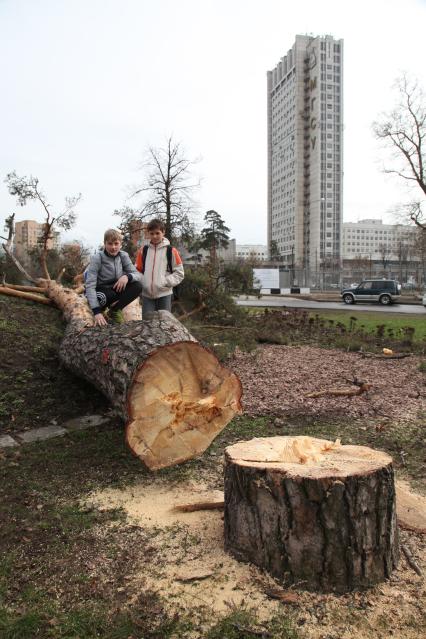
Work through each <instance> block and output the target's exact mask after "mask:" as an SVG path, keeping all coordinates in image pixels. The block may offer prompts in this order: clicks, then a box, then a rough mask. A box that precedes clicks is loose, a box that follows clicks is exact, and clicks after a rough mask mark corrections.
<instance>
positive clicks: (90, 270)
mask: <svg viewBox="0 0 426 639" xmlns="http://www.w3.org/2000/svg"><path fill="white" fill-rule="evenodd" d="M122 275H127V277H128V278H129V282H132V281H133V280H135V281H138V282H141V281H142V276H141V274H140V273H139V272H138V271H137V270H136V268H135V266H134V265H133V264H132V262H131V261H130V257H129V255H128V253H126V252H125V251H120V252H119V253H118V254H117V255H116V256H115V257H113V256H112V255H110V254H109V253H107V252H106V251H105V249H102V250H101V251H98V252H97V253H95V255H93V257H92V259H91V260H90V264H89V266H88V267H87V269H86V271H85V274H84V280H85V281H84V284H85V288H86V290H85V293H86V297H87V300H88V302H89V305H90V308H91V309H92V311H94V310H97V309H98V308H99V300H98V298H97V296H96V289H97V288H98V287H100V286H112V285H113V284H115V283H116V281H117V280H118V279H119V278H120V277H121V276H122Z"/></svg>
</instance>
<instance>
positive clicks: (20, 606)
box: [0, 298, 426, 639]
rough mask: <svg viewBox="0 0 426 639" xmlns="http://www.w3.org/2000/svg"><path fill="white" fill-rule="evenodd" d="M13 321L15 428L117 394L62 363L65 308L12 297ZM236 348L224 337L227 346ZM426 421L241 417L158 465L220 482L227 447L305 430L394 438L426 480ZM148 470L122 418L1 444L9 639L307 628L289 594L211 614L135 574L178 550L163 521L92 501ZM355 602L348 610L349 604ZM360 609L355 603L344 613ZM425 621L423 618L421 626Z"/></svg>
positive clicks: (211, 333) (9, 320) (211, 334)
mask: <svg viewBox="0 0 426 639" xmlns="http://www.w3.org/2000/svg"><path fill="white" fill-rule="evenodd" d="M366 315H368V316H369V317H370V318H371V315H370V314H366ZM357 317H358V319H357V321H356V325H357V326H358V322H363V321H364V320H362V319H361V314H359V315H358V314H357ZM386 318H387V320H389V319H391V316H388V315H387V314H386ZM330 319H332V320H333V323H335V324H338V323H339V322H340V320H339V319H338V318H336V317H334V318H333V317H332V316H329V317H328V318H326V317H324V319H322V320H321V321H322V322H325V324H321V323H320V322H317V323H316V324H317V328H318V331H319V332H321V331H322V332H323V333H325V334H327V335H328V336H329V338H330V340H332V341H333V340H334V343H335V340H336V331H335V327H334V326H333V325H330V322H329V320H330ZM344 319H346V320H347V319H349V314H345V315H344V317H343V318H342V320H344ZM379 319H380V320H382V319H383V318H382V315H380V317H379ZM403 320H404V321H406V320H407V318H406V317H404V318H403ZM0 322H1V323H2V329H3V332H2V335H3V336H4V340H3V341H2V344H1V346H0V357H2V363H3V365H4V366H3V370H2V372H1V373H0V393H1V394H2V401H1V402H0V416H2V417H3V430H2V431H0V432H2V434H3V433H5V432H8V428H12V427H13V428H17V430H19V429H20V428H23V427H26V426H28V425H29V426H32V427H34V426H37V425H38V424H40V425H41V424H43V425H45V424H46V422H48V421H49V420H50V419H52V418H55V419H57V420H58V421H59V422H60V421H61V420H64V419H67V418H69V417H72V416H76V415H78V414H84V413H86V414H87V413H89V412H93V411H94V410H96V409H97V408H99V407H104V406H105V401H104V400H103V398H102V397H101V396H100V395H99V394H98V393H96V391H94V390H93V389H92V388H90V387H88V385H87V384H86V383H83V382H81V381H80V380H78V379H76V378H75V377H74V376H72V375H70V374H69V373H68V372H67V371H66V370H64V369H63V368H62V367H61V366H60V364H59V361H58V358H57V347H58V344H59V341H60V339H61V335H62V331H63V325H62V322H61V320H60V317H59V314H58V313H57V312H56V311H54V310H53V309H51V308H47V307H39V306H34V305H32V304H30V303H28V302H22V301H20V300H12V301H9V300H8V301H7V303H6V302H5V301H4V300H2V299H1V298H0ZM261 322H263V318H262V319H261ZM352 323H353V322H352ZM272 324H273V322H272ZM410 324H411V318H410ZM306 325H308V326H309V322H307V321H306V319H304V318H303V317H302V316H300V315H295V316H294V317H292V318H291V321H290V325H289V326H290V329H291V331H293V332H292V333H291V334H292V335H293V336H294V338H296V337H298V338H299V339H305V338H306V335H307V333H308V332H309V331H308V330H307V328H306ZM315 326H316V325H315V322H314V328H315ZM324 326H326V328H327V330H324ZM330 327H331V328H330ZM288 328H289V327H288V326H287V327H286V328H285V331H287V330H288ZM348 328H349V327H348ZM353 328H354V327H353ZM415 328H416V334H417V326H416V327H415ZM200 330H201V329H200ZM309 330H311V329H309ZM393 330H396V329H395V327H393ZM285 331H283V333H284V332H285ZM303 331H305V333H304V332H303ZM230 333H231V337H230V338H229V346H230V349H231V348H233V347H234V346H235V345H236V344H240V343H241V333H244V331H239V330H236V329H235V327H234V330H231V331H230ZM248 333H249V339H248V340H247V341H246V343H245V347H253V346H255V345H256V344H257V340H256V339H255V338H256V336H255V333H254V330H253V328H249V331H248ZM204 334H205V336H206V341H207V343H211V344H215V343H221V342H226V339H225V332H224V331H223V330H221V329H220V330H219V331H218V329H217V328H216V329H204ZM309 339H314V337H313V333H312V335H311V337H309ZM209 340H210V342H209ZM214 348H218V347H217V346H216V347H214ZM226 352H227V350H226V349H225V348H224V356H226ZM422 370H423V369H422ZM425 370H426V369H425ZM35 397H36V398H37V401H34V398H35ZM422 422H423V423H424V419H423V420H419V422H417V423H410V424H407V423H406V424H404V425H401V424H396V423H392V422H386V423H384V424H383V425H382V428H380V429H377V428H375V427H373V426H372V425H371V424H370V423H368V422H362V421H356V422H354V421H349V420H345V419H339V420H334V421H333V420H327V421H326V420H322V421H321V420H317V419H314V418H309V419H306V418H302V417H297V418H286V419H283V418H276V417H274V416H268V417H259V418H250V417H247V416H240V417H237V418H235V419H234V420H233V421H232V423H231V424H229V426H228V427H227V428H226V429H225V430H224V431H223V432H222V433H221V434H220V436H219V437H217V438H216V439H215V441H214V442H213V443H212V445H211V446H210V448H209V449H208V450H207V451H206V452H205V454H204V455H202V456H201V457H200V458H198V459H195V460H192V461H190V462H188V463H185V464H181V465H179V466H176V467H174V468H170V469H164V470H162V471H159V472H158V474H157V477H158V479H159V480H160V481H163V482H165V483H167V484H172V483H173V484H175V483H179V482H183V481H186V480H188V479H192V480H195V481H200V480H201V481H203V480H204V479H205V478H206V477H208V482H209V485H215V486H216V487H217V488H221V487H222V485H223V476H222V475H223V469H222V465H221V458H222V454H223V451H224V448H225V447H226V446H228V445H230V444H233V443H235V442H236V441H238V440H241V439H251V438H252V437H262V436H273V435H292V434H306V435H312V436H317V437H324V438H327V439H335V438H338V437H340V438H341V439H342V442H343V443H356V444H365V445H369V446H372V447H374V448H378V449H381V450H385V451H387V452H389V453H390V454H391V455H392V456H393V457H394V459H395V465H396V468H397V472H398V473H399V474H400V475H401V476H404V477H406V478H408V479H409V480H410V481H411V482H413V481H415V482H417V485H418V486H419V488H420V489H422V490H424V491H425V492H426V474H425V473H426V471H425V468H426V456H425V452H424V451H425V446H424V444H425V443H426V439H425V434H424V426H423V423H422ZM144 481H152V474H150V473H149V472H148V471H147V470H146V469H145V468H144V467H143V466H142V464H141V463H140V461H139V460H138V459H136V458H135V457H133V456H132V455H131V454H130V453H129V450H128V448H127V447H126V445H125V442H124V436H123V427H122V423H121V422H120V421H118V420H113V419H111V421H110V422H109V423H108V424H106V425H104V426H102V427H98V428H93V429H90V430H86V431H76V432H72V433H70V434H68V435H66V436H64V437H61V438H56V439H52V440H48V441H45V442H38V443H36V444H32V445H26V446H23V447H21V448H19V449H10V450H5V451H2V452H0V521H1V526H0V556H1V561H0V637H1V639H36V638H41V639H45V638H46V639H95V638H96V639H98V638H101V639H129V638H130V637H131V638H132V639H142V638H144V639H169V638H170V639H194V638H200V639H201V638H203V639H219V637H220V638H222V637H223V638H224V639H243V638H244V639H254V638H255V637H259V636H262V632H263V631H265V632H266V633H267V634H265V636H268V637H272V638H273V639H297V638H298V637H300V638H301V637H302V636H303V632H302V630H299V629H298V619H299V621H300V619H301V617H302V616H303V611H297V610H294V611H293V610H292V612H291V614H287V611H288V607H286V606H284V607H282V608H281V611H282V614H277V615H275V616H273V617H272V618H270V619H268V620H267V621H264V622H260V620H259V615H258V612H259V611H257V610H253V609H251V608H248V607H247V606H244V605H243V606H241V607H240V608H233V609H230V610H229V613H228V614H226V615H224V616H222V617H220V618H219V617H218V616H216V617H215V618H214V619H210V618H206V619H204V620H203V621H202V622H201V621H200V620H199V619H198V620H196V619H194V616H191V617H190V616H189V615H188V613H187V612H185V611H184V610H182V609H180V608H179V607H177V606H176V605H175V608H173V606H172V605H171V602H170V601H165V599H164V598H163V596H162V595H161V594H160V593H158V592H153V591H150V590H148V589H146V588H145V587H144V585H143V583H142V585H141V582H140V581H135V580H134V579H133V578H134V577H135V574H136V573H137V572H138V570H140V567H141V566H145V565H148V563H151V564H154V565H156V564H159V563H161V562H162V561H165V560H166V559H165V558H164V557H165V555H166V556H167V550H165V549H164V548H163V549H162V552H161V553H160V551H159V550H158V548H157V547H156V546H154V545H153V542H152V539H153V536H154V535H155V532H154V531H153V530H152V529H144V528H143V527H141V526H136V525H133V523H131V522H129V521H128V520H127V519H126V516H125V514H124V512H123V511H122V510H120V509H115V508H111V509H109V510H98V509H97V508H95V507H88V506H86V505H85V503H86V499H87V496H88V495H89V493H90V492H92V491H97V490H102V489H105V488H107V487H125V486H129V485H132V484H136V483H138V484H139V483H143V482H144ZM169 534H170V535H173V530H172V529H171V530H170V531H169ZM185 543H188V546H189V545H190V546H195V545H197V544H199V540H197V538H196V537H195V536H192V537H191V536H189V537H188V539H187V542H185ZM184 550H185V549H184ZM201 550H202V549H200V551H201ZM129 602H131V605H129ZM343 607H344V610H347V609H348V610H349V608H347V606H346V603H345V604H344V606H343ZM352 620H353V618H352V616H351V614H350V613H349V612H348V613H347V616H346V617H345V624H346V623H347V624H348V625H350V623H351V621H352ZM416 623H418V622H417V621H416V620H414V621H413V624H416ZM421 632H422V631H421V629H420V626H419V632H418V636H421Z"/></svg>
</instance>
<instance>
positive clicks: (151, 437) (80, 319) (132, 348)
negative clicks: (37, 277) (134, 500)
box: [45, 280, 241, 470]
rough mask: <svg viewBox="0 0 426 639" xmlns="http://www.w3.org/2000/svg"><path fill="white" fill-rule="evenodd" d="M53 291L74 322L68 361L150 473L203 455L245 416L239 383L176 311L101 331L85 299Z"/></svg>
mask: <svg viewBox="0 0 426 639" xmlns="http://www.w3.org/2000/svg"><path fill="white" fill-rule="evenodd" d="M45 286H46V294H47V295H48V296H49V297H50V298H51V299H53V300H54V301H55V303H56V305H57V306H59V307H60V308H61V309H62V310H63V312H64V316H65V318H66V319H67V321H68V326H67V328H66V331H65V335H64V338H63V341H62V343H61V347H60V357H61V359H62V361H63V362H64V363H65V365H66V366H67V367H68V368H69V369H71V370H72V371H74V372H75V373H76V374H77V375H78V376H79V377H83V378H84V379H87V380H88V381H89V382H90V383H91V384H93V385H94V386H96V387H97V388H98V389H99V390H100V391H101V392H102V393H103V394H104V395H106V397H107V398H108V399H109V401H110V402H111V404H112V405H113V407H114V408H115V410H116V412H117V413H118V414H120V415H121V416H122V417H123V419H124V420H125V421H126V425H127V426H126V439H127V443H128V445H129V446H130V448H131V449H132V450H133V452H134V453H135V454H136V455H137V456H138V457H140V459H141V460H142V461H143V462H144V463H145V464H146V465H147V466H148V468H150V469H152V470H157V469H159V468H163V467H166V466H172V465H174V464H178V463H180V462H183V461H186V460H188V459H191V458H193V457H195V456H196V455H199V454H200V453H202V452H203V451H204V450H205V449H206V448H207V447H208V446H209V445H210V443H211V442H212V441H213V439H214V438H215V437H216V435H218V433H219V432H220V431H221V430H222V429H223V428H224V427H225V426H226V424H227V423H228V422H229V421H230V420H231V419H232V417H233V416H234V415H235V413H237V412H240V410H241V406H240V398H241V384H240V381H239V379H238V378H237V377H236V375H235V374H234V373H231V372H230V371H229V370H228V369H226V368H224V367H223V366H221V364H220V363H219V361H218V360H217V358H216V357H215V355H213V353H211V352H210V351H209V350H207V349H206V348H204V347H203V346H201V344H199V343H198V342H197V341H196V340H195V339H194V338H193V337H192V336H191V334H190V333H189V332H188V331H187V329H186V328H185V327H184V326H183V324H181V323H180V322H179V321H178V320H177V319H176V318H175V317H174V316H173V315H172V314H171V313H168V312H167V311H159V312H158V313H153V314H152V315H151V316H150V318H149V319H147V320H144V321H133V322H128V323H124V324H119V325H108V326H106V327H101V328H99V327H94V326H93V315H92V313H91V311H90V310H89V308H88V306H87V302H86V300H85V299H84V298H82V297H79V296H78V295H76V294H75V293H74V292H73V291H71V290H69V289H64V288H63V287H62V286H59V285H58V284H56V283H55V282H53V281H52V280H50V281H48V282H45Z"/></svg>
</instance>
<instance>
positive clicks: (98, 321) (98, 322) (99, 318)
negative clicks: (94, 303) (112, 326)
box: [95, 313, 108, 326]
mask: <svg viewBox="0 0 426 639" xmlns="http://www.w3.org/2000/svg"><path fill="white" fill-rule="evenodd" d="M107 324H108V322H107V321H106V319H105V317H104V316H103V315H102V313H97V314H96V315H95V326H106V325H107Z"/></svg>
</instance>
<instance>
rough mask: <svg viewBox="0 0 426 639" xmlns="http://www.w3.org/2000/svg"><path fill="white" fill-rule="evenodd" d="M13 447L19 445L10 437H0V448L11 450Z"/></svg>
mask: <svg viewBox="0 0 426 639" xmlns="http://www.w3.org/2000/svg"><path fill="white" fill-rule="evenodd" d="M13 446H19V444H18V442H17V441H15V440H14V439H13V438H12V437H10V435H3V436H2V437H0V448H12V447H13Z"/></svg>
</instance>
